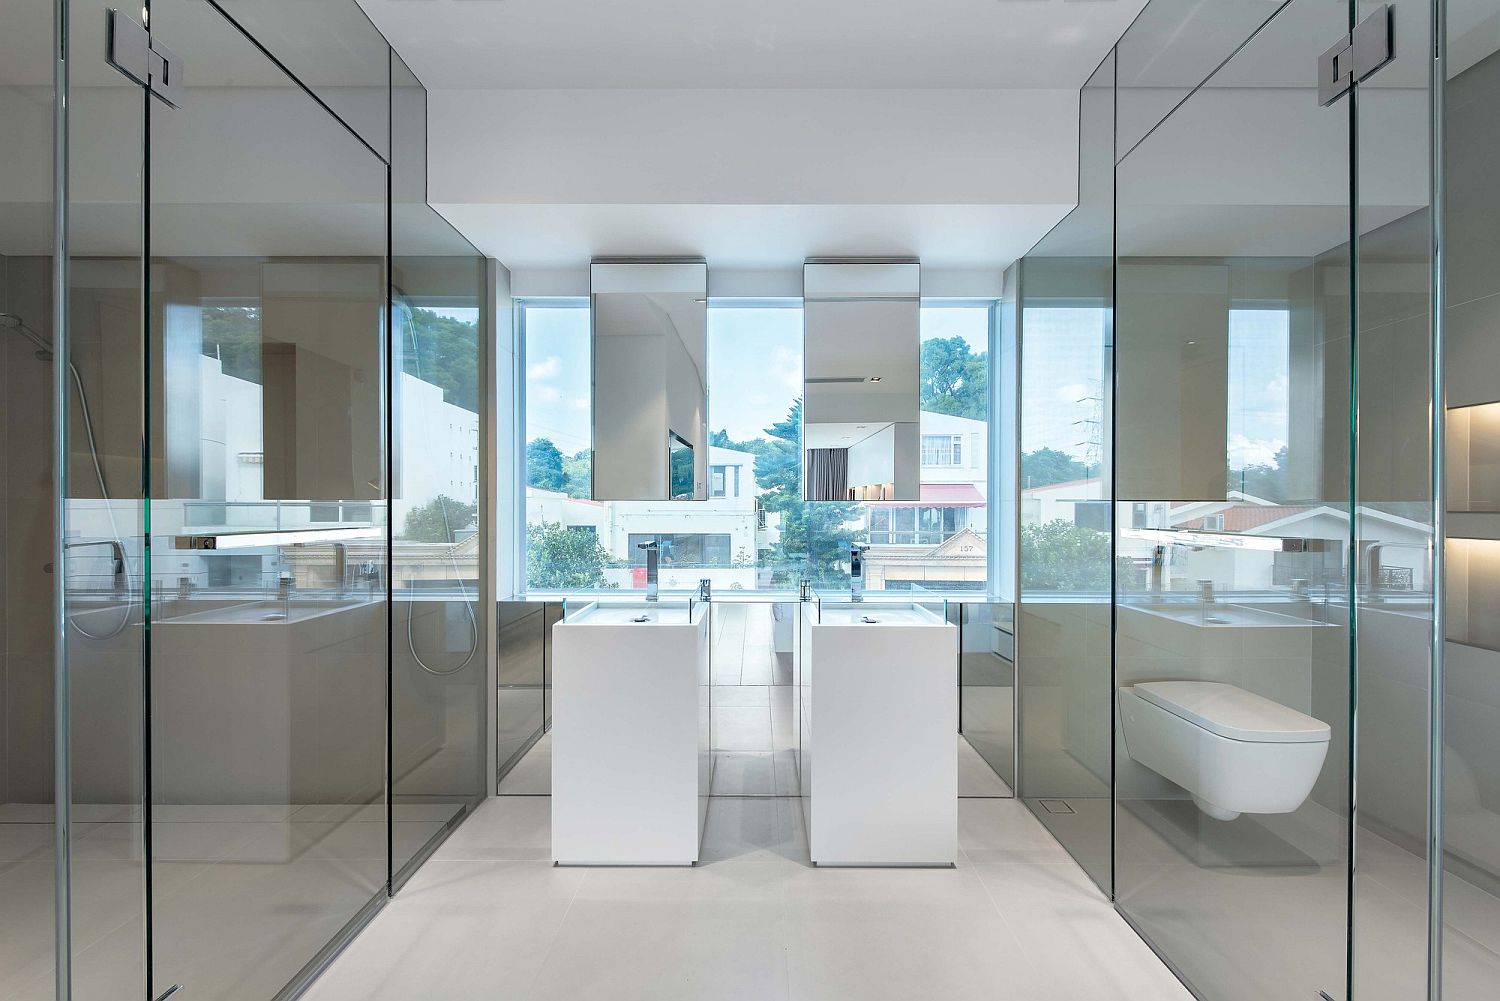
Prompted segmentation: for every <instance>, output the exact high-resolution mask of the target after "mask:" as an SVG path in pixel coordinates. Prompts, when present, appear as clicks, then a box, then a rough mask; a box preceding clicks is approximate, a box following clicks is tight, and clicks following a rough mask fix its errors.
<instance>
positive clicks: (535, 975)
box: [517, 869, 591, 998]
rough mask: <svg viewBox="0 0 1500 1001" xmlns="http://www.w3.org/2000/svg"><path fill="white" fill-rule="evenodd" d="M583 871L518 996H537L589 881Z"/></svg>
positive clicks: (588, 874)
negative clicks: (548, 965) (546, 971)
mask: <svg viewBox="0 0 1500 1001" xmlns="http://www.w3.org/2000/svg"><path fill="white" fill-rule="evenodd" d="M582 873H583V875H582V878H580V879H579V880H578V883H577V885H576V886H574V887H573V894H572V896H570V897H569V898H568V905H567V906H566V907H564V908H563V912H562V917H560V918H558V920H557V927H556V929H555V930H554V931H553V932H552V934H551V936H549V939H548V942H547V946H546V948H544V949H543V950H542V954H541V957H540V958H539V959H538V961H537V964H536V968H535V969H534V970H533V971H532V973H531V976H530V977H529V978H527V981H526V986H525V988H524V989H522V991H521V993H520V994H519V995H518V996H517V997H518V998H530V997H533V996H535V991H536V985H537V982H538V981H540V980H541V978H542V973H543V972H544V971H545V970H546V969H547V961H548V960H550V959H551V958H552V953H553V952H554V951H555V950H556V949H557V943H558V942H560V941H562V935H563V929H565V928H566V927H567V926H568V915H570V914H572V913H573V905H574V904H575V903H577V901H578V896H579V894H580V893H582V892H583V886H584V884H585V883H587V882H588V881H589V876H590V875H591V873H590V872H589V870H588V869H583V870H582Z"/></svg>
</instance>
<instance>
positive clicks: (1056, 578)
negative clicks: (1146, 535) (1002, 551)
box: [1021, 519, 1110, 591]
mask: <svg viewBox="0 0 1500 1001" xmlns="http://www.w3.org/2000/svg"><path fill="white" fill-rule="evenodd" d="M1109 577H1110V562H1109V533H1108V532H1100V531H1098V530H1096V529H1092V528H1082V527H1080V526H1078V525H1074V524H1072V523H1071V522H1067V521H1062V520H1061V519H1058V520H1055V521H1049V522H1047V523H1046V524H1044V525H1022V526H1021V588H1022V589H1023V590H1026V591H1106V590H1108V589H1109Z"/></svg>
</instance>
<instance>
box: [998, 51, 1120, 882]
mask: <svg viewBox="0 0 1500 1001" xmlns="http://www.w3.org/2000/svg"><path fill="white" fill-rule="evenodd" d="M1114 73H1115V68H1114V59H1113V57H1112V56H1111V57H1110V58H1108V59H1106V60H1105V61H1104V63H1103V64H1102V65H1101V66H1100V67H1099V68H1098V69H1097V70H1096V71H1095V72H1094V74H1093V76H1092V77H1091V78H1090V80H1089V83H1088V85H1087V86H1085V87H1084V89H1083V92H1082V95H1081V97H1080V102H1081V103H1080V115H1081V120H1080V142H1081V146H1080V150H1079V195H1078V197H1079V204H1078V207H1077V208H1076V209H1074V210H1073V212H1072V213H1071V214H1070V215H1069V216H1068V217H1067V218H1066V219H1064V220H1063V221H1062V222H1061V223H1060V224H1058V226H1057V227H1056V228H1055V229H1053V231H1052V232H1051V233H1049V234H1048V235H1047V237H1046V238H1045V239H1044V240H1043V241H1042V242H1041V243H1040V244H1038V245H1037V247H1036V248H1034V249H1033V251H1032V252H1031V253H1030V254H1029V255H1027V257H1025V258H1024V259H1023V260H1022V262H1021V269H1020V293H1019V301H1020V328H1021V333H1020V338H1021V347H1020V354H1021V386H1020V396H1021V399H1020V452H1021V468H1020V498H1021V503H1020V511H1019V514H1020V518H1019V521H1020V524H1019V526H1017V530H1018V532H1019V537H1020V544H1019V547H1018V548H1019V561H1020V571H1019V581H1020V601H1019V603H1018V605H1017V607H1016V616H1015V618H1016V621H1015V642H1016V665H1017V669H1018V685H1017V695H1016V697H1017V699H1018V701H1019V711H1018V723H1017V731H1018V732H1017V740H1018V742H1019V745H1020V751H1019V759H1020V761H1019V771H1020V774H1019V776H1018V781H1019V783H1020V789H1019V794H1020V795H1021V797H1022V798H1023V799H1024V800H1025V801H1026V804H1027V806H1029V807H1030V808H1031V809H1032V811H1033V812H1034V813H1035V814H1036V815H1037V817H1038V818H1039V819H1040V820H1041V821H1042V823H1043V824H1045V825H1046V826H1047V828H1048V830H1050V831H1051V832H1052V833H1053V835H1054V836H1056V837H1057V839H1058V840H1059V841H1060V842H1062V844H1063V845H1064V846H1065V847H1066V848H1067V849H1068V850H1069V851H1070V852H1071V853H1072V854H1073V857H1074V858H1076V859H1077V860H1078V861H1079V864H1080V865H1082V866H1083V867H1084V869H1085V870H1087V871H1088V873H1089V875H1090V876H1091V877H1093V879H1094V881H1095V882H1096V883H1098V884H1099V885H1100V887H1102V888H1104V889H1105V890H1106V891H1108V889H1109V887H1110V885H1111V884H1110V880H1111V878H1112V877H1111V846H1110V836H1111V821H1110V810H1111V806H1110V789H1111V775H1110V743H1109V734H1110V691H1111V684H1110V621H1111V614H1110V557H1111V545H1110V532H1109V500H1110V497H1111V496H1112V489H1113V488H1112V485H1111V480H1110V473H1111V466H1110V461H1109V457H1110V451H1111V434H1112V432H1111V424H1110V414H1109V412H1110V397H1111V392H1112V390H1111V387H1112V383H1113V379H1114V376H1113V360H1112V352H1113V343H1112V341H1113V322H1114V287H1113V274H1112V261H1111V253H1112V247H1113V234H1112V231H1111V230H1112V225H1113V215H1114V203H1113V173H1114V145H1113V143H1114Z"/></svg>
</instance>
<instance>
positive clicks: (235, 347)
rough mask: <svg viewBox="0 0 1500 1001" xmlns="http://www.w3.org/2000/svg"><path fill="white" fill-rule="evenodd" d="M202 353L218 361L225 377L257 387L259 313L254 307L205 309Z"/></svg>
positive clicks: (259, 369)
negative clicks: (253, 384) (240, 380)
mask: <svg viewBox="0 0 1500 1001" xmlns="http://www.w3.org/2000/svg"><path fill="white" fill-rule="evenodd" d="M203 353H204V354H205V355H207V356H208V357H210V358H217V359H219V363H220V364H221V365H222V366H223V369H224V374H225V375H229V376H233V377H234V378H236V379H244V380H245V381H246V382H253V383H256V384H257V385H258V384H259V383H260V382H261V368H260V310H259V309H257V308H256V307H254V306H204V307H203Z"/></svg>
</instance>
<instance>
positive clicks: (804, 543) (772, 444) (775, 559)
mask: <svg viewBox="0 0 1500 1001" xmlns="http://www.w3.org/2000/svg"><path fill="white" fill-rule="evenodd" d="M766 434H767V435H769V436H770V437H769V439H761V440H757V441H755V442H748V443H744V444H742V445H741V446H740V447H741V448H743V449H745V450H746V451H749V452H752V453H753V454H754V455H755V478H756V481H757V482H758V483H759V484H760V486H761V489H762V493H761V495H760V501H761V505H762V506H763V507H764V508H765V509H766V510H767V511H772V512H780V514H781V541H780V542H779V543H777V545H776V546H775V547H774V549H773V551H772V553H771V558H770V562H771V564H772V565H773V566H774V568H775V569H774V570H773V571H772V575H771V580H772V583H773V584H775V585H777V586H781V587H789V586H791V585H793V584H795V583H796V581H797V580H799V579H800V578H803V577H806V578H807V579H809V580H814V581H817V580H828V579H830V578H839V577H842V576H844V575H845V574H846V573H847V572H848V571H847V569H846V568H845V567H844V561H845V560H846V559H847V557H848V554H849V543H851V542H853V541H854V539H855V533H854V530H853V529H852V528H851V527H850V524H849V523H850V522H852V521H853V520H854V519H855V518H856V517H857V516H858V515H859V513H860V511H861V510H862V507H861V505H859V504H845V503H840V502H829V501H804V500H803V499H802V401H801V400H800V399H799V400H797V401H796V402H794V403H793V404H792V406H791V409H790V410H788V412H787V416H786V419H785V420H781V421H777V422H776V423H775V424H773V425H771V426H770V427H768V428H766Z"/></svg>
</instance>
